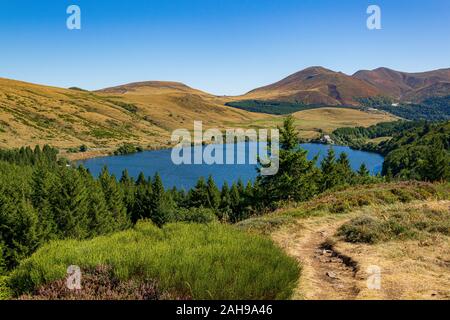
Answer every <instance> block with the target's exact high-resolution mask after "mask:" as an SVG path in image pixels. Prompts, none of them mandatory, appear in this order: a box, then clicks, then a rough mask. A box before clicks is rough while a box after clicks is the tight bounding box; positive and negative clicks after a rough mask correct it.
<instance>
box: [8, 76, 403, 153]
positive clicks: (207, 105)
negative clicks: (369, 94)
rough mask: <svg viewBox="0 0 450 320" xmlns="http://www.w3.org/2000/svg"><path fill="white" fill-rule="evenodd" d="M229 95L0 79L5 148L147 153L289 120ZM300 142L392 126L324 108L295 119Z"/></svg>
mask: <svg viewBox="0 0 450 320" xmlns="http://www.w3.org/2000/svg"><path fill="white" fill-rule="evenodd" d="M223 99H224V98H222V97H217V96H213V95H210V94H208V93H205V92H202V91H199V90H196V89H192V88H190V87H188V86H186V85H184V84H181V83H177V82H158V81H151V82H141V83H132V84H128V85H124V86H118V87H114V88H108V89H104V90H100V91H96V92H89V91H83V90H80V89H62V88H56V87H49V86H43V85H36V84H31V83H25V82H20V81H15V80H8V79H1V78H0V147H2V148H11V147H21V146H34V145H38V144H39V145H43V144H51V145H53V146H55V147H58V148H60V149H62V150H63V154H65V152H66V151H67V149H69V148H77V147H79V146H80V145H83V144H85V145H87V146H88V147H89V152H86V153H83V154H65V155H66V156H68V157H69V158H71V159H75V158H80V157H92V156H96V155H104V154H107V153H108V152H110V151H112V150H113V149H115V148H117V146H118V145H120V144H122V143H124V142H128V143H132V144H135V145H140V146H142V147H144V148H161V147H166V146H169V141H170V134H171V132H172V131H173V130H174V129H178V128H186V129H189V130H191V129H192V128H193V121H194V120H201V121H203V124H204V127H205V128H208V127H218V128H221V129H223V128H233V127H244V128H250V127H254V128H270V127H276V126H277V125H279V124H281V122H282V119H283V117H281V116H273V115H267V114H261V113H251V112H247V111H244V110H239V109H235V108H231V107H226V106H224V101H223ZM294 116H295V117H296V118H297V119H298V120H297V122H296V123H297V126H298V128H299V129H300V130H301V133H302V137H304V138H312V137H316V136H317V135H318V134H319V132H320V131H323V132H331V131H332V130H333V129H335V128H338V127H343V126H369V125H372V124H375V123H378V122H383V121H392V120H393V119H395V118H394V117H392V116H390V115H387V114H384V113H369V112H363V111H359V110H354V109H346V108H339V109H337V108H320V109H313V110H307V111H302V112H298V113H296V114H294Z"/></svg>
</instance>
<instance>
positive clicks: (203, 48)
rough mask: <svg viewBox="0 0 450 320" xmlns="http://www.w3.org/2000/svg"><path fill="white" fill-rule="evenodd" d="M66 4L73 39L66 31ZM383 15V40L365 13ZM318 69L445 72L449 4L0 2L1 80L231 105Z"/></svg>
mask: <svg viewBox="0 0 450 320" xmlns="http://www.w3.org/2000/svg"><path fill="white" fill-rule="evenodd" d="M70 4H76V5H79V6H80V8H81V10H82V29H81V30H79V31H78V30H77V31H70V30H68V29H67V28H66V19H67V16H68V15H67V14H66V9H67V7H68V6H69V5H70ZM370 4H377V5H379V6H380V7H381V9H382V28H383V29H382V30H376V31H370V30H368V29H367V28H366V19H367V14H366V9H367V6H368V5H370ZM312 65H321V66H324V67H327V68H330V69H333V70H337V71H342V72H345V73H350V74H351V73H353V72H355V71H356V70H358V69H372V68H376V67H379V66H386V67H391V68H394V69H397V70H402V71H424V70H429V69H436V68H444V67H450V1H449V0H426V1H423V0H422V1H417V0H373V1H364V0H345V1H336V0H128V1H120V0H70V1H68V0H58V1H55V0H40V1H34V0H28V1H26V0H0V77H5V78H12V79H19V80H24V81H29V82H34V83H41V84H49V85H55V86H60V87H69V86H79V87H82V88H86V89H99V88H103V87H108V86H112V85H118V84H123V83H128V82H134V81H143V80H174V81H181V82H184V83H186V84H188V85H190V86H193V87H195V88H199V89H202V90H205V91H208V92H211V93H215V94H241V93H244V92H246V91H248V90H250V89H253V88H255V87H258V86H261V85H265V84H268V83H272V82H274V81H277V80H279V79H281V78H282V77H285V76H287V75H289V74H291V73H293V72H295V71H298V70H300V69H303V68H305V67H308V66H312Z"/></svg>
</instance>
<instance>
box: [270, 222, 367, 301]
mask: <svg viewBox="0 0 450 320" xmlns="http://www.w3.org/2000/svg"><path fill="white" fill-rule="evenodd" d="M343 222H344V221H336V222H332V223H330V222H329V221H327V222H325V223H323V224H321V225H320V227H317V226H312V225H309V223H308V222H306V223H305V224H304V225H303V227H304V228H302V229H301V230H302V232H301V233H298V232H293V230H289V229H288V230H286V229H283V230H279V231H278V232H275V233H274V234H273V239H274V240H275V242H276V243H278V244H279V245H280V246H281V247H282V248H284V249H285V250H286V251H287V252H288V254H290V255H291V256H293V257H295V258H296V259H297V260H298V261H299V262H300V263H301V265H302V277H301V280H300V283H299V286H298V288H297V290H296V292H295V293H294V297H293V298H294V299H299V298H300V299H308V300H309V299H314V300H332V299H354V298H356V296H357V295H358V292H359V289H358V287H357V283H356V282H357V280H356V279H355V275H356V271H357V265H356V263H355V262H354V261H352V260H351V259H350V258H348V257H345V256H343V255H341V254H340V253H339V252H337V251H335V250H334V248H333V246H332V245H330V243H329V237H330V236H333V235H334V233H335V232H336V230H337V229H338V227H339V226H340V225H341V224H342V223H343ZM296 228H298V225H296Z"/></svg>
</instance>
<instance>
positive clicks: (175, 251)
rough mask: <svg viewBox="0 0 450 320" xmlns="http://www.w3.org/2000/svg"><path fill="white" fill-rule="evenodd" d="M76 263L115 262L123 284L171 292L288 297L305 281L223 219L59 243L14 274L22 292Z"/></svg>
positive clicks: (88, 266)
mask: <svg viewBox="0 0 450 320" xmlns="http://www.w3.org/2000/svg"><path fill="white" fill-rule="evenodd" d="M69 265H78V266H80V267H81V268H82V270H92V269H94V268H95V267H97V266H105V265H107V266H110V267H112V270H113V273H114V276H115V277H117V278H118V279H120V280H122V281H126V280H129V279H133V280H134V281H137V282H139V281H145V280H148V279H150V280H155V281H156V283H157V286H158V290H159V291H162V292H164V293H165V295H166V296H167V297H171V298H177V297H190V298H193V299H283V298H288V297H289V296H290V294H291V293H292V289H293V287H294V286H295V283H296V281H297V278H298V273H299V269H298V266H297V264H296V262H295V261H294V260H292V259H291V258H289V257H287V256H286V255H284V253H283V252H282V251H281V250H279V249H278V248H277V247H276V246H274V245H273V243H272V242H271V241H270V240H269V239H267V238H264V237H260V236H250V235H247V234H245V233H242V232H239V231H237V230H236V229H234V228H233V227H231V226H226V225H220V224H218V223H217V224H209V225H199V224H180V223H179V224H169V225H166V226H165V227H164V228H163V229H158V228H156V227H154V226H153V225H152V224H150V223H145V222H144V223H140V224H138V225H137V226H136V227H135V228H134V229H133V230H128V231H124V232H120V233H116V234H113V235H111V236H104V237H98V238H95V239H93V240H90V241H75V240H67V241H58V242H53V243H51V244H49V245H46V246H44V247H42V248H41V249H39V250H38V251H37V252H36V253H35V254H33V255H32V257H31V258H29V259H27V260H25V261H24V262H23V263H22V264H21V265H20V266H19V267H18V269H16V270H15V271H14V272H13V273H12V275H11V279H10V281H11V283H12V284H13V288H15V290H16V293H18V294H22V293H25V292H27V291H33V290H34V289H36V288H38V287H40V286H42V285H45V284H49V283H52V282H54V281H57V280H58V279H63V278H65V277H66V270H67V267H68V266H69Z"/></svg>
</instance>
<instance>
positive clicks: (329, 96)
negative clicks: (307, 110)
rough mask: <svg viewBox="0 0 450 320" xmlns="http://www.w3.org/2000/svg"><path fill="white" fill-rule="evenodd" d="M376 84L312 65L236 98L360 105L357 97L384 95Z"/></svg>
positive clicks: (314, 103)
mask: <svg viewBox="0 0 450 320" xmlns="http://www.w3.org/2000/svg"><path fill="white" fill-rule="evenodd" d="M380 94H381V91H379V90H378V89H377V88H376V87H375V86H373V85H371V84H369V83H367V82H365V81H363V80H360V79H356V78H353V77H351V76H348V75H346V74H344V73H342V72H334V71H332V70H328V69H325V68H322V67H310V68H307V69H304V70H302V71H299V72H297V73H294V74H292V75H290V76H288V77H287V78H284V79H282V80H281V81H278V82H276V83H274V84H271V85H268V86H264V87H261V88H257V89H254V90H252V91H250V92H248V93H247V94H245V95H243V96H239V97H235V98H234V99H233V100H277V101H290V102H296V101H297V102H301V103H303V104H313V105H328V106H330V105H331V106H338V105H356V104H357V102H356V100H355V98H357V97H361V98H364V97H371V96H377V95H380Z"/></svg>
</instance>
